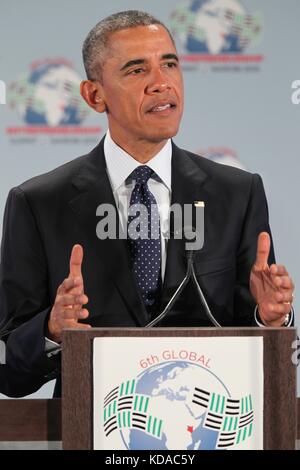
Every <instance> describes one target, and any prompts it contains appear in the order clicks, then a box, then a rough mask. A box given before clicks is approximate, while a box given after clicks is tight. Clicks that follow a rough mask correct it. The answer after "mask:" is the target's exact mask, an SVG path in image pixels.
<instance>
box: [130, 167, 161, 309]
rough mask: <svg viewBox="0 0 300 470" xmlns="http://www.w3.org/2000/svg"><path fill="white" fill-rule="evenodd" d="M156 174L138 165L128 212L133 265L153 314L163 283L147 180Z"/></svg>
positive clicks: (156, 224)
mask: <svg viewBox="0 0 300 470" xmlns="http://www.w3.org/2000/svg"><path fill="white" fill-rule="evenodd" d="M153 174H154V172H153V170H152V169H151V168H149V167H148V166H146V165H141V166H139V167H137V168H136V169H135V170H134V171H133V172H132V173H131V175H130V176H131V177H132V179H133V180H135V187H134V189H133V191H132V194H131V198H130V207H129V212H128V243H129V249H130V258H131V266H132V270H133V274H134V277H135V280H136V283H137V286H138V288H139V290H140V293H141V296H142V299H143V302H144V305H145V307H146V309H147V311H148V313H150V314H152V313H153V312H151V307H152V306H153V305H154V303H155V301H156V300H157V297H158V293H159V288H160V284H161V239H160V219H159V212H158V207H157V202H156V199H155V197H154V196H153V194H152V193H151V192H150V190H149V188H148V180H149V178H151V176H153ZM139 205H141V206H139ZM139 207H140V209H141V210H140V211H139V210H138V209H139Z"/></svg>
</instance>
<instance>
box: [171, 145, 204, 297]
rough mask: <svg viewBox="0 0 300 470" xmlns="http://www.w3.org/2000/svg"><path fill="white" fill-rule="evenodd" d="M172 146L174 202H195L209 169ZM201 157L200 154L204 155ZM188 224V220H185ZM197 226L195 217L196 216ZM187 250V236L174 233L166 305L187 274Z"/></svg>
mask: <svg viewBox="0 0 300 470" xmlns="http://www.w3.org/2000/svg"><path fill="white" fill-rule="evenodd" d="M172 145H173V149H172V173H171V175H172V176H171V178H172V180H171V184H172V197H171V205H173V204H178V205H180V206H181V207H182V209H183V207H184V204H192V205H194V201H201V200H203V189H202V185H203V183H204V182H205V180H206V179H207V175H206V173H205V172H204V171H203V170H202V169H201V168H200V166H199V164H198V163H196V162H195V161H194V160H193V159H192V157H191V156H190V155H189V154H188V153H187V152H185V151H184V150H181V149H179V148H178V147H177V146H176V145H175V144H174V143H173V144H172ZM200 158H201V157H199V159H200ZM182 225H184V223H183V224H182ZM193 225H194V226H195V220H194V219H193ZM186 267H187V263H186V254H185V243H184V240H176V239H174V237H173V236H172V234H171V236H170V239H169V241H168V248H167V262H166V270H165V278H164V284H163V292H162V305H163V306H165V305H166V304H167V302H168V301H169V300H170V298H171V296H172V295H173V293H174V291H175V289H176V288H177V287H178V286H179V284H180V283H181V281H182V280H183V278H184V277H185V274H186Z"/></svg>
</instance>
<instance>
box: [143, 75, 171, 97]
mask: <svg viewBox="0 0 300 470" xmlns="http://www.w3.org/2000/svg"><path fill="white" fill-rule="evenodd" d="M170 88H171V86H170V83H169V80H168V77H166V76H165V74H164V73H163V72H162V70H161V69H159V70H156V71H153V73H152V74H151V78H150V81H149V83H148V86H147V93H148V94H150V95H151V94H155V93H163V92H164V91H166V90H168V89H170Z"/></svg>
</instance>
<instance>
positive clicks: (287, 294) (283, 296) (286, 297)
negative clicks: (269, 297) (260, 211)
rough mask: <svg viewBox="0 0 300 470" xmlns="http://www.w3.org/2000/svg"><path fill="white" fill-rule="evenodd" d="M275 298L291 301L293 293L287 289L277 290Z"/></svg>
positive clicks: (278, 300) (279, 300) (286, 301)
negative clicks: (285, 290)
mask: <svg viewBox="0 0 300 470" xmlns="http://www.w3.org/2000/svg"><path fill="white" fill-rule="evenodd" d="M275 300H276V301H277V302H283V303H284V302H285V303H290V304H291V303H292V302H293V294H292V292H290V290H288V291H287V292H284V291H278V292H276V293H275Z"/></svg>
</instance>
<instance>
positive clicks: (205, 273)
mask: <svg viewBox="0 0 300 470" xmlns="http://www.w3.org/2000/svg"><path fill="white" fill-rule="evenodd" d="M83 56H84V63H85V68H86V72H87V77H88V79H87V80H85V81H83V82H82V84H81V94H82V96H83V97H84V99H85V100H86V102H87V103H88V104H89V106H91V107H92V108H93V109H94V110H95V111H97V112H100V113H103V112H106V114H107V118H108V124H109V132H108V133H107V135H106V137H105V138H104V139H103V140H102V141H101V142H100V144H99V145H98V146H97V147H96V148H95V149H94V150H92V152H91V153H90V154H88V155H85V156H83V157H80V158H78V159H75V160H73V161H72V162H70V163H68V164H66V165H63V166H62V167H60V168H58V169H56V170H54V171H52V172H50V173H48V174H45V175H42V176H39V177H37V178H33V179H32V180H30V181H27V182H25V183H24V184H22V185H20V186H19V187H17V188H14V189H13V190H11V192H10V194H9V197H8V201H7V205H6V211H5V217H4V231H3V240H2V251H1V271H0V302H1V303H0V306H1V307H0V308H1V319H2V324H3V325H5V330H6V331H5V334H4V337H5V339H6V343H7V348H6V365H7V368H8V370H9V371H10V373H12V374H19V377H20V378H21V380H19V381H18V386H17V387H16V386H14V384H13V382H11V384H12V385H11V386H9V387H8V390H9V393H10V394H11V395H22V394H28V393H31V392H33V391H35V390H37V389H38V388H39V387H40V386H41V385H42V384H43V383H45V382H46V381H48V380H50V379H52V378H55V377H59V373H60V352H59V349H60V346H59V345H60V343H61V341H62V331H63V329H64V328H66V327H67V328H68V327H69V328H90V327H91V326H105V327H114V326H118V327H143V326H145V325H146V324H147V323H148V322H149V321H150V320H151V319H152V318H153V317H155V315H157V314H158V312H160V311H161V310H162V309H163V307H164V306H165V305H166V304H167V302H168V301H169V299H170V298H171V296H172V294H173V293H174V291H175V290H176V288H177V287H178V285H179V284H180V282H181V281H182V279H183V277H184V275H185V271H186V257H185V249H184V247H185V245H184V240H175V239H170V240H168V241H166V240H165V239H164V238H163V236H162V233H160V235H159V237H158V238H157V239H156V241H155V242H153V253H154V254H153V263H151V262H149V261H148V262H147V263H146V262H145V263H143V260H146V259H147V256H149V253H148V252H147V250H148V248H147V247H148V245H147V243H148V242H147V241H146V242H145V244H144V245H141V244H139V241H138V242H137V245H135V241H130V242H129V241H128V240H125V239H118V238H114V237H113V238H110V239H109V238H107V239H99V233H98V232H96V226H97V223H98V222H99V216H98V215H99V211H98V209H97V208H99V207H101V206H102V205H103V204H106V205H107V204H109V205H110V207H112V208H115V209H116V212H117V213H118V218H119V219H120V223H122V219H123V227H124V224H125V226H126V224H128V222H129V219H128V218H127V211H126V210H125V209H124V207H125V206H126V204H125V205H124V204H123V202H124V200H125V201H126V203H127V204H129V203H131V202H132V201H133V200H134V201H137V200H139V199H138V198H139V197H140V198H143V197H144V199H145V201H147V200H148V202H149V201H150V199H151V201H152V202H153V201H155V202H156V203H157V205H158V207H159V209H162V207H163V205H164V204H165V205H167V206H170V204H175V203H178V204H180V205H181V206H183V205H184V204H190V205H192V206H193V205H194V202H195V201H205V243H204V248H203V249H202V250H200V251H199V252H198V253H196V254H195V257H194V262H195V270H196V274H197V277H198V279H199V282H200V283H201V285H202V288H203V291H204V294H205V296H206V299H207V302H208V304H209V306H210V308H211V310H212V312H213V314H214V316H215V317H216V319H217V321H218V322H219V323H220V324H221V325H222V326H232V325H234V326H246V325H253V326H254V325H257V324H261V325H262V326H283V325H285V326H288V325H289V324H290V323H291V321H292V318H291V315H290V311H291V302H292V292H293V288H294V286H293V283H292V280H291V279H290V277H289V275H288V273H287V271H286V270H285V268H284V267H283V266H279V265H275V264H274V261H275V260H274V253H273V247H272V243H271V235H270V229H269V224H268V210H267V203H266V198H265V194H264V190H263V185H262V181H261V179H260V177H259V176H258V175H252V174H250V173H247V172H243V171H241V170H237V169H233V168H229V167H225V166H222V165H219V164H216V163H213V162H210V161H208V160H205V159H203V158H201V157H199V156H197V155H194V154H192V153H189V152H187V151H184V150H181V149H179V148H178V147H176V145H175V144H174V143H173V142H171V140H170V139H171V137H173V136H174V135H176V133H177V131H178V128H179V123H180V119H181V115H182V111H183V82H182V74H181V69H180V64H179V61H178V57H177V52H176V48H175V46H174V42H173V40H172V38H171V36H170V33H169V32H168V30H167V29H166V28H165V26H164V25H162V24H161V23H160V22H159V21H158V20H157V19H155V18H153V17H152V16H150V15H148V14H145V13H142V12H136V11H130V12H123V13H118V14H115V15H112V16H111V17H109V18H106V19H105V20H103V21H102V22H100V23H99V24H97V25H96V26H95V28H93V30H92V31H91V32H90V33H89V35H88V37H87V39H86V41H85V43H84V48H83ZM140 167H142V168H140ZM137 169H138V170H137ZM136 170H137V171H138V172H139V171H140V170H141V171H142V173H137V172H136ZM145 171H146V173H147V174H148V177H147V181H146V180H143V177H144V176H143V175H144V173H145ZM133 196H134V197H133ZM105 207H107V206H105ZM152 210H153V209H152ZM159 214H160V218H161V219H160V222H161V225H162V221H163V222H164V221H165V220H163V219H164V218H165V215H163V211H162V210H159ZM102 215H103V214H102ZM97 234H98V236H97ZM129 244H130V248H131V249H130V250H129ZM70 253H71V257H70ZM147 253H148V254H147ZM83 254H84V260H83ZM154 257H157V259H159V262H156V263H154ZM155 259H156V258H155ZM272 263H273V264H272ZM155 264H156V265H157V266H156V268H155V266H154V265H155ZM270 264H272V266H269V265H270ZM143 265H144V266H143ZM145 265H147V266H145ZM147 276H150V277H151V280H152V283H151V286H152V287H151V288H150V287H149V286H148V287H147V285H148V284H147V282H146V281H147V280H146V277H147ZM86 304H88V305H87V307H88V309H87V308H85V307H84V306H85V305H86ZM207 325H210V322H209V321H208V319H207V317H206V315H205V312H204V311H203V308H202V305H201V303H200V302H199V300H198V298H197V296H196V295H195V292H194V291H193V287H192V286H191V285H188V287H187V289H186V290H185V292H184V293H183V295H182V297H181V298H180V299H179V300H178V301H177V303H176V304H175V305H174V308H173V309H172V310H171V311H170V312H169V314H168V315H167V316H166V317H165V318H164V319H163V321H162V322H161V323H160V326H207ZM57 393H59V391H57Z"/></svg>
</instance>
